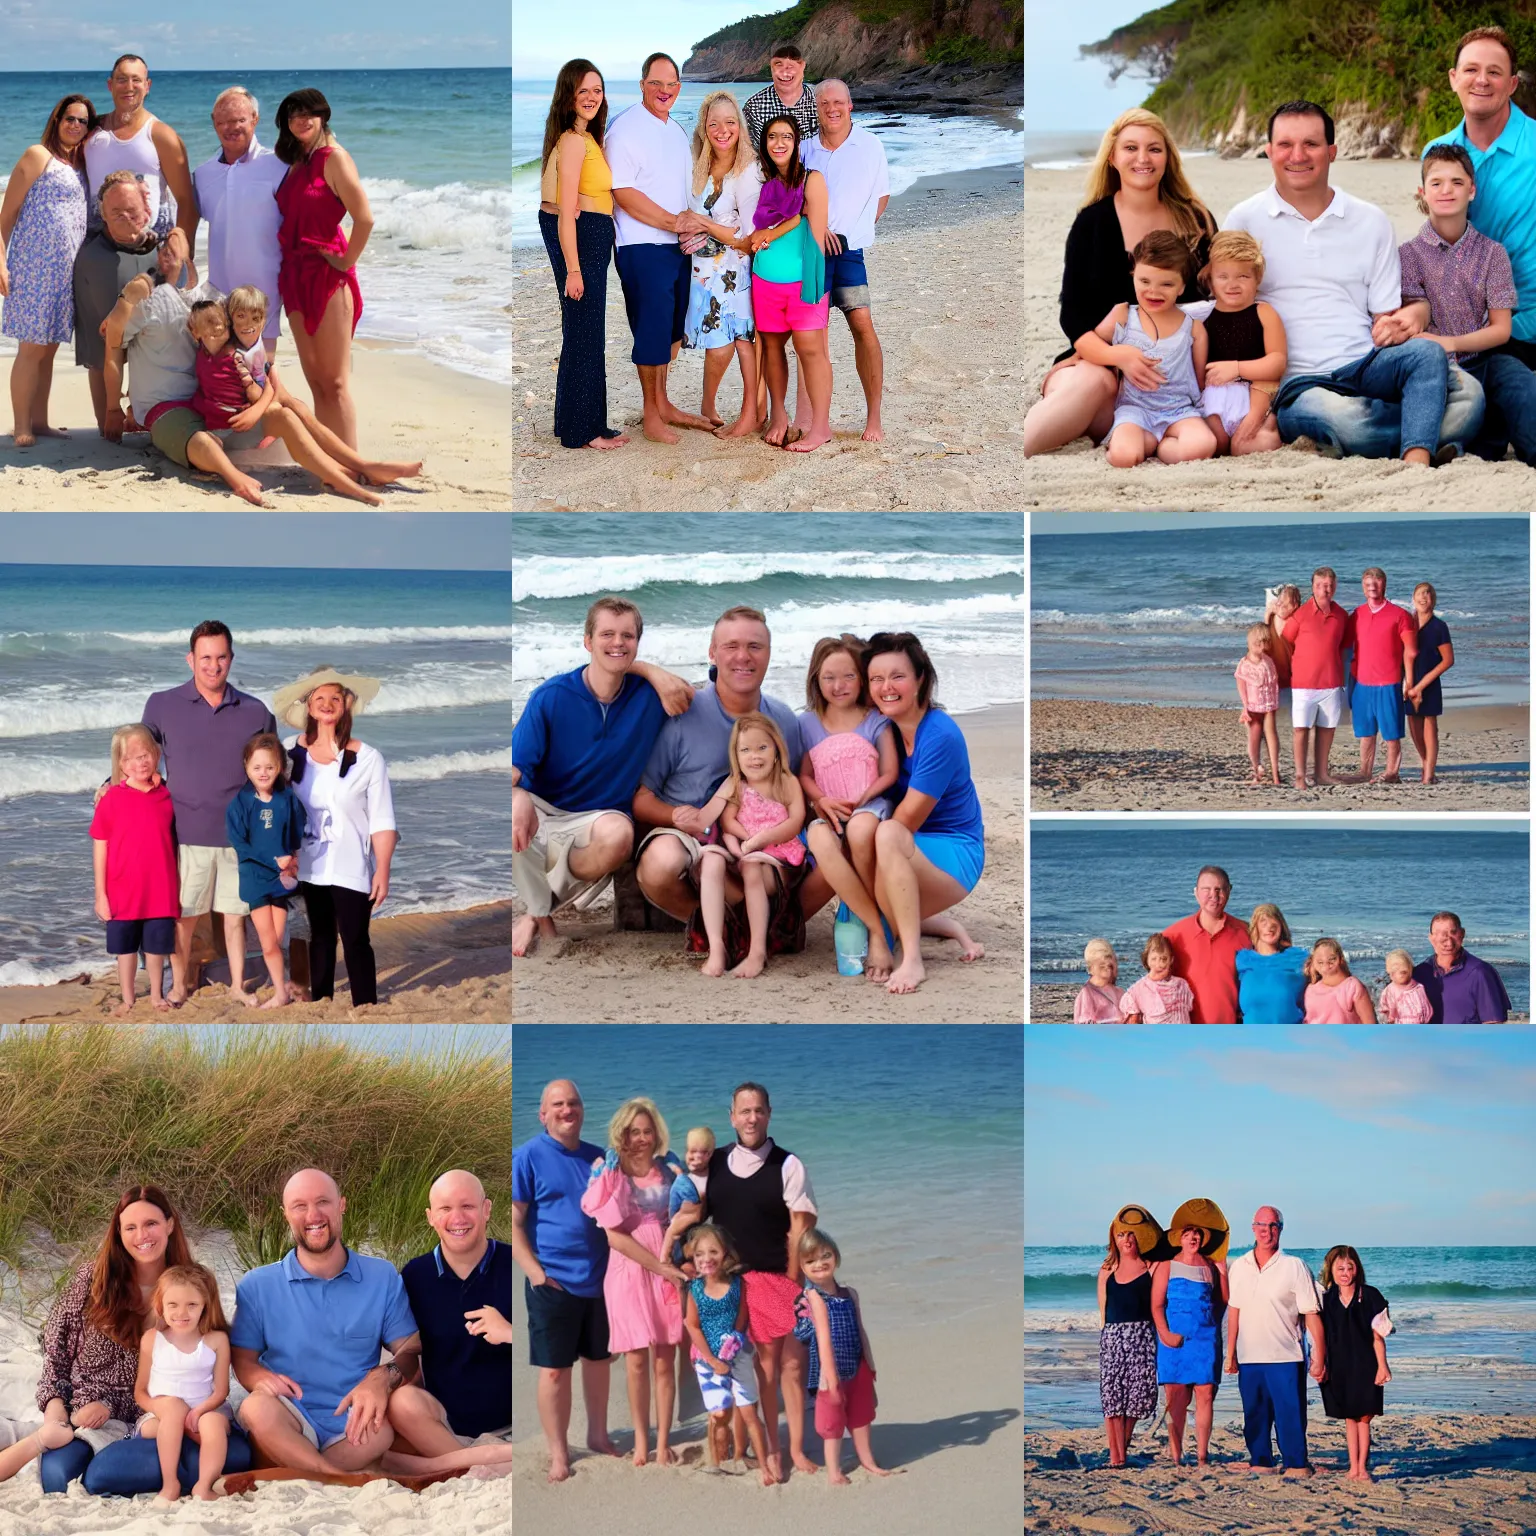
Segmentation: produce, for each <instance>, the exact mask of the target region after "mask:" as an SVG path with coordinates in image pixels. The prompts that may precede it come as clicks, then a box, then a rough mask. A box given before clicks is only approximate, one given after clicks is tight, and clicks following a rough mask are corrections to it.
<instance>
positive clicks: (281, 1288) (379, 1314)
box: [229, 1248, 416, 1450]
mask: <svg viewBox="0 0 1536 1536" xmlns="http://www.w3.org/2000/svg"><path fill="white" fill-rule="evenodd" d="M415 1332H416V1319H415V1317H414V1316H413V1315H412V1313H411V1304H410V1302H409V1300H408V1299H407V1297H406V1294H405V1283H404V1281H402V1280H401V1278H400V1276H399V1274H398V1273H397V1272H396V1270H395V1266H394V1265H393V1264H390V1263H388V1262H386V1261H385V1260H384V1259H374V1258H368V1257H366V1256H365V1255H363V1254H360V1253H354V1252H353V1251H352V1250H351V1249H350V1248H349V1249H348V1250H347V1267H346V1268H345V1269H343V1270H342V1271H341V1273H340V1274H339V1275H336V1276H335V1277H334V1278H333V1279H330V1280H323V1279H321V1278H320V1277H319V1276H318V1275H312V1274H310V1273H309V1271H308V1270H307V1269H305V1268H304V1267H303V1265H301V1264H300V1263H299V1258H298V1253H297V1251H296V1250H294V1249H291V1248H290V1249H289V1250H288V1252H287V1253H285V1254H284V1255H283V1257H282V1258H281V1259H279V1260H278V1262H277V1263H276V1264H263V1265H262V1266H261V1268H260V1269H253V1270H252V1271H251V1272H250V1274H248V1275H246V1276H245V1278H244V1279H243V1280H241V1281H240V1283H239V1284H238V1285H237V1286H236V1287H235V1318H234V1322H233V1323H231V1324H230V1329H229V1342H230V1346H231V1348H234V1349H254V1350H255V1351H256V1352H257V1355H258V1357H259V1359H260V1361H261V1363H262V1364H263V1365H264V1366H266V1368H267V1369H268V1370H269V1371H276V1372H277V1373H278V1374H279V1375H281V1376H291V1377H292V1378H293V1379H294V1380H295V1381H296V1382H298V1384H299V1385H300V1387H302V1388H303V1389H304V1396H303V1397H302V1398H297V1399H290V1401H291V1402H292V1403H293V1405H294V1407H295V1408H297V1409H298V1410H299V1412H300V1413H301V1414H303V1416H304V1417H305V1418H306V1419H308V1420H309V1423H310V1426H311V1428H313V1430H314V1431H315V1435H316V1437H317V1438H318V1439H319V1441H320V1446H321V1449H322V1450H323V1449H324V1448H325V1447H326V1446H327V1445H330V1444H331V1443H332V1442H334V1441H336V1440H339V1439H340V1438H341V1437H342V1436H343V1435H345V1434H346V1432H347V1416H346V1414H342V1415H340V1417H338V1416H337V1413H336V1405H337V1403H339V1402H340V1401H341V1400H342V1398H344V1397H345V1396H346V1395H347V1393H349V1392H350V1391H351V1390H352V1389H353V1387H355V1386H356V1385H357V1384H358V1382H360V1381H361V1380H362V1379H363V1377H364V1376H366V1375H367V1374H368V1372H369V1371H371V1370H372V1369H373V1368H374V1367H375V1366H376V1365H377V1364H378V1363H379V1357H380V1354H381V1352H382V1350H383V1346H384V1345H386V1344H387V1343H389V1341H390V1340H391V1339H403V1338H406V1337H408V1336H409V1335H410V1334H413V1333H415Z"/></svg>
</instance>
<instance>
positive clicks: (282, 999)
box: [261, 992, 293, 1008]
mask: <svg viewBox="0 0 1536 1536" xmlns="http://www.w3.org/2000/svg"><path fill="white" fill-rule="evenodd" d="M292 1001H293V999H292V998H291V997H289V995H288V994H287V993H286V992H274V993H273V994H272V996H271V997H269V998H268V999H267V1000H266V1002H264V1003H263V1004H262V1005H261V1006H262V1007H263V1008H286V1007H287V1006H288V1004H289V1003H291V1002H292Z"/></svg>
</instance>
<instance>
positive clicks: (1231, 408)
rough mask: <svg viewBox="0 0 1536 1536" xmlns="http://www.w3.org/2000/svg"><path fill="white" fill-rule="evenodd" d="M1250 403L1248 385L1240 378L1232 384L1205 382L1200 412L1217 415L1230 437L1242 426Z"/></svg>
mask: <svg viewBox="0 0 1536 1536" xmlns="http://www.w3.org/2000/svg"><path fill="white" fill-rule="evenodd" d="M1252 404H1253V399H1252V396H1250V395H1249V393H1248V385H1247V384H1246V383H1245V382H1244V381H1243V380H1241V379H1239V380H1237V381H1236V382H1234V383H1232V384H1207V385H1206V386H1205V389H1204V390H1203V391H1202V393H1201V395H1200V414H1201V415H1202V416H1215V417H1218V418H1219V419H1220V421H1221V425H1222V428H1223V430H1224V431H1225V432H1226V434H1227V436H1228V437H1231V436H1232V434H1233V433H1234V432H1236V431H1237V429H1238V428H1239V427H1240V426H1242V424H1243V418H1244V417H1245V416H1246V415H1247V414H1248V411H1249V408H1250V407H1251V406H1252Z"/></svg>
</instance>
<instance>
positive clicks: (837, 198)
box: [800, 123, 891, 251]
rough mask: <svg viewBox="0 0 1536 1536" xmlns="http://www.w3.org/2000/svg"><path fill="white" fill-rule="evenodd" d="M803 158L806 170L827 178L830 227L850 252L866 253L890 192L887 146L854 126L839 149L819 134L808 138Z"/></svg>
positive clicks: (872, 135)
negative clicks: (882, 207) (827, 144)
mask: <svg viewBox="0 0 1536 1536" xmlns="http://www.w3.org/2000/svg"><path fill="white" fill-rule="evenodd" d="M800 159H801V160H802V161H803V162H804V164H805V168H806V170H808V171H820V172H821V174H822V175H823V176H825V177H826V178H827V228H828V229H830V230H831V231H832V233H833V234H835V235H842V236H843V238H844V239H846V240H847V242H848V249H849V250H850V251H867V250H868V249H869V248H870V247H871V246H872V245H873V244H874V243H875V219H876V218H877V217H878V216H879V213H880V199H881V198H882V197H888V196H889V195H890V191H891V173H890V168H889V166H888V165H887V164H886V159H885V146H884V145H883V144H882V143H881V142H880V140H879V139H877V138H876V137H875V136H874V134H872V133H871V132H870V131H869V130H868V129H867V128H860V127H859V125H858V124H857V123H855V124H854V125H853V126H852V127H851V128H850V129H849V130H848V137H847V138H846V139H844V140H843V142H842V143H841V144H839V145H838V146H837V148H836V149H828V148H827V146H826V145H825V144H823V143H822V142H821V135H820V134H817V135H816V136H815V137H814V138H809V139H806V140H805V142H804V143H803V144H801V146H800Z"/></svg>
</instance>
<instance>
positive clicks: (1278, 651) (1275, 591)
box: [1264, 583, 1301, 693]
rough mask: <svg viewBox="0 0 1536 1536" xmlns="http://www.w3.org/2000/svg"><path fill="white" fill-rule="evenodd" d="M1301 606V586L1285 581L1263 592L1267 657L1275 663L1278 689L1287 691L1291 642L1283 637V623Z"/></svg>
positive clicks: (1289, 680)
mask: <svg viewBox="0 0 1536 1536" xmlns="http://www.w3.org/2000/svg"><path fill="white" fill-rule="evenodd" d="M1300 607H1301V588H1300V587H1296V586H1292V585H1290V584H1289V583H1287V584H1286V585H1284V586H1280V587H1271V588H1270V589H1269V591H1268V592H1266V593H1265V601H1264V622H1265V623H1266V624H1267V625H1268V626H1269V659H1270V660H1271V661H1272V662H1274V664H1275V672H1276V674H1277V675H1278V676H1279V679H1280V691H1281V692H1282V693H1285V692H1288V691H1289V689H1290V686H1291V652H1292V650H1293V647H1292V645H1291V642H1290V641H1289V640H1287V639H1286V638H1285V625H1286V621H1287V620H1288V619H1289V618H1290V616H1291V615H1292V614H1293V613H1295V612H1296V610H1297V609H1298V608H1300Z"/></svg>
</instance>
